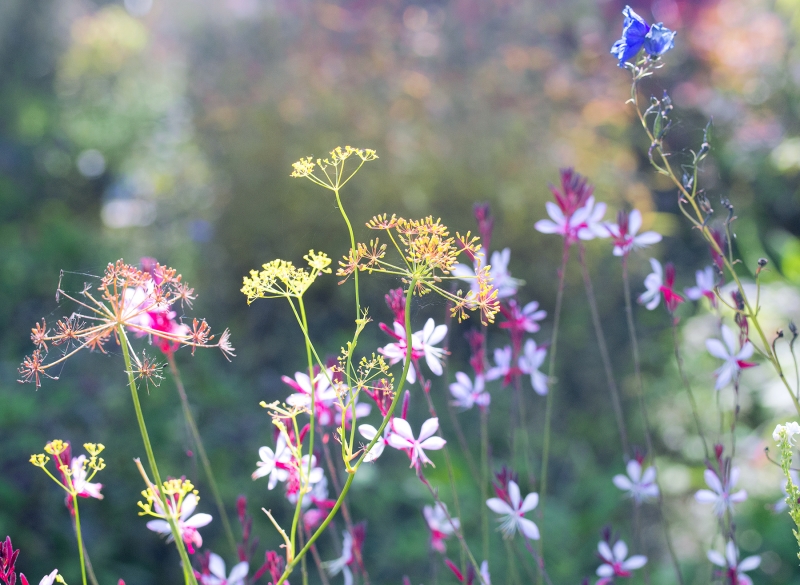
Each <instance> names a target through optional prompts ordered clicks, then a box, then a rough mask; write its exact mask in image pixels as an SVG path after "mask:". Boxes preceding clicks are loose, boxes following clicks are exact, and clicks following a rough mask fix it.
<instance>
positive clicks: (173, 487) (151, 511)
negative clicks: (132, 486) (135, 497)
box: [137, 479, 200, 519]
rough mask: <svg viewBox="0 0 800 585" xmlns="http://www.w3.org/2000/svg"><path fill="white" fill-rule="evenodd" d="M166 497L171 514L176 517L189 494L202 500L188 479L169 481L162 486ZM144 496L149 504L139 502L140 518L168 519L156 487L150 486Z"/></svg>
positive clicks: (144, 491)
mask: <svg viewBox="0 0 800 585" xmlns="http://www.w3.org/2000/svg"><path fill="white" fill-rule="evenodd" d="M162 490H163V493H164V496H165V497H166V499H167V502H168V506H169V507H170V512H171V513H173V514H175V516H178V515H180V510H181V506H182V505H183V500H184V499H186V496H188V495H189V494H194V496H195V498H196V500H195V502H197V501H199V500H200V496H199V495H198V491H197V490H196V489H195V487H194V484H193V483H192V482H191V481H189V480H188V479H168V480H166V481H165V482H164V483H163V485H162ZM142 496H143V497H144V498H145V499H146V500H147V502H146V503H145V502H137V504H138V505H139V507H140V508H141V509H142V511H141V512H139V516H155V517H156V518H164V519H166V518H167V515H166V514H165V513H164V511H163V509H162V505H161V497H160V496H159V493H158V490H157V489H156V487H155V486H152V485H151V486H148V488H147V489H146V490H142Z"/></svg>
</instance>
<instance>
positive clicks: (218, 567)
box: [208, 553, 227, 580]
mask: <svg viewBox="0 0 800 585" xmlns="http://www.w3.org/2000/svg"><path fill="white" fill-rule="evenodd" d="M208 570H209V571H211V574H212V575H214V576H215V577H219V578H220V579H222V580H224V579H225V577H226V576H227V575H226V574H225V561H223V560H222V557H221V556H219V555H218V554H216V553H211V556H210V557H209V559H208Z"/></svg>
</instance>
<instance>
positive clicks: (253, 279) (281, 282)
mask: <svg viewBox="0 0 800 585" xmlns="http://www.w3.org/2000/svg"><path fill="white" fill-rule="evenodd" d="M303 258H304V259H305V260H306V262H308V265H309V269H308V270H307V269H305V268H298V267H296V266H295V265H294V264H292V263H291V262H289V261H288V260H272V261H271V262H267V263H266V264H264V265H263V266H262V270H260V271H259V270H251V271H250V276H249V277H248V276H245V277H244V284H243V286H242V288H241V291H242V293H243V294H244V295H245V296H246V297H247V302H248V303H252V302H253V301H254V300H256V299H272V298H278V297H286V298H299V297H302V296H303V294H305V292H306V291H307V290H308V287H310V286H311V285H312V284H313V282H314V281H315V280H316V279H317V277H318V276H319V275H320V274H323V273H327V274H330V272H331V269H330V268H328V266H329V265H330V263H331V259H330V258H329V257H328V256H327V254H325V253H324V252H315V251H314V250H309V252H308V254H306V255H305V256H303Z"/></svg>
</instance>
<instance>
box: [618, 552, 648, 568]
mask: <svg viewBox="0 0 800 585" xmlns="http://www.w3.org/2000/svg"><path fill="white" fill-rule="evenodd" d="M646 564H647V557H646V556H644V555H633V556H632V557H631V558H629V559H628V560H627V561H625V562H624V563H622V568H623V569H625V570H626V571H634V570H636V569H641V568H642V567H644V566H645V565H646Z"/></svg>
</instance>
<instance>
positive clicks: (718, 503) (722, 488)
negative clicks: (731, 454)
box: [694, 467, 747, 518]
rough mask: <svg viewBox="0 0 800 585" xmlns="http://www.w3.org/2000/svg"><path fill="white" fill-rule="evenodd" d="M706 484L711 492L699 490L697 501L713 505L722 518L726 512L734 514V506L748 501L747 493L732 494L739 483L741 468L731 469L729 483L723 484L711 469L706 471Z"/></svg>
mask: <svg viewBox="0 0 800 585" xmlns="http://www.w3.org/2000/svg"><path fill="white" fill-rule="evenodd" d="M703 477H705V480H706V483H707V484H708V487H710V488H711V489H710V490H698V492H697V493H696V494H695V496H694V497H695V499H696V500H697V501H698V502H701V503H703V504H713V505H714V513H715V514H716V515H717V516H719V517H720V518H721V517H722V516H724V515H725V512H726V511H730V512H733V505H734V504H740V503H741V502H744V501H745V500H746V499H747V492H746V491H745V490H739V491H738V492H736V493H731V492H732V491H733V488H734V487H735V486H736V482H738V481H739V468H738V467H734V468H732V469H731V475H730V479H729V480H728V482H727V483H725V484H723V482H722V480H720V478H719V476H718V475H717V474H716V473H714V472H713V471H712V470H711V469H706V470H705V472H704V473H703Z"/></svg>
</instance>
